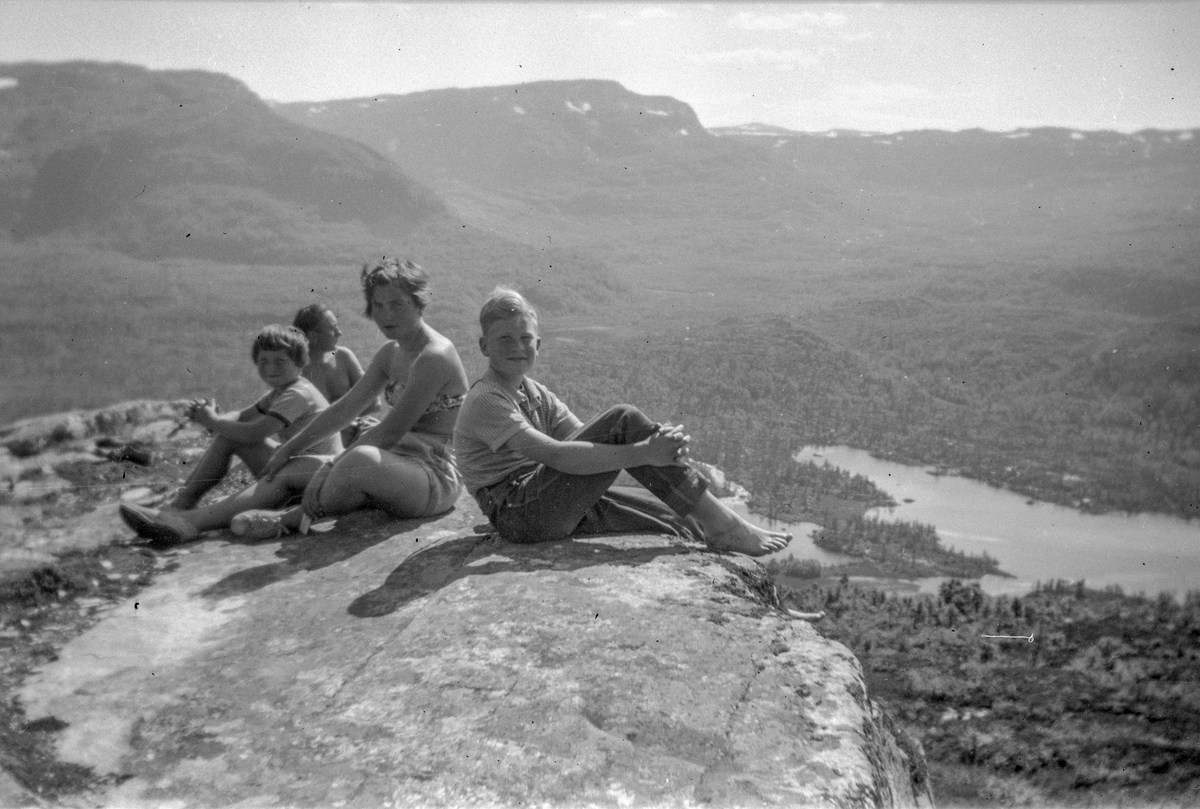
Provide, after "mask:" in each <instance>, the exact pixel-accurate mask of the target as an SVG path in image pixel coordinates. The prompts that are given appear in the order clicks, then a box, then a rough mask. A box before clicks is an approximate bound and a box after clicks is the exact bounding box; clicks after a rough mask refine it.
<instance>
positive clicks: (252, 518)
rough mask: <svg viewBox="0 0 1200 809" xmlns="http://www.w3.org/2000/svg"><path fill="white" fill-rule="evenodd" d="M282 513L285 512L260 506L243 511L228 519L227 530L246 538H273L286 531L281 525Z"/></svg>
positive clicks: (284, 512)
mask: <svg viewBox="0 0 1200 809" xmlns="http://www.w3.org/2000/svg"><path fill="white" fill-rule="evenodd" d="M284 514H287V512H286V511H268V510H267V509H261V508H256V509H251V510H250V511H243V512H242V513H241V514H235V515H234V517H233V519H232V520H230V521H229V530H230V531H232V532H233V533H235V534H237V535H238V536H240V537H245V538H246V539H274V538H275V537H280V536H283V535H284V534H286V533H287V532H288V529H287V528H285V527H284V525H283V515H284Z"/></svg>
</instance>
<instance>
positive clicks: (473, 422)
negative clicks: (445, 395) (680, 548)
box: [454, 287, 791, 556]
mask: <svg viewBox="0 0 1200 809" xmlns="http://www.w3.org/2000/svg"><path fill="white" fill-rule="evenodd" d="M479 325H480V328H481V329H482V332H483V336H482V337H481V338H480V340H479V347H480V349H481V350H482V351H483V354H484V356H486V357H487V359H488V370H487V371H486V372H485V374H484V375H483V377H482V378H480V379H479V380H477V381H476V382H475V384H474V385H473V386H472V387H471V390H470V391H469V392H468V393H467V398H466V401H465V402H464V403H463V406H462V411H461V412H460V414H459V417H458V422H457V423H456V424H455V427H454V450H455V455H456V456H457V458H458V466H459V471H460V472H461V473H462V476H463V479H464V482H465V484H466V487H467V490H468V491H470V492H471V494H472V495H473V496H474V497H475V499H476V501H477V502H478V503H479V507H480V508H481V509H482V510H483V513H484V514H485V515H486V516H487V518H488V520H489V521H490V522H491V523H492V525H493V526H494V527H495V528H496V530H497V531H498V532H499V533H500V536H501V537H503V538H504V539H506V540H508V541H510V542H546V541H551V540H556V539H563V538H565V537H568V536H571V535H572V534H599V533H637V532H642V533H646V532H651V533H671V534H675V535H677V536H695V538H697V539H701V540H703V541H704V542H705V543H706V544H707V545H708V546H709V547H711V548H714V549H717V550H727V551H737V552H739V553H745V554H748V555H751V556H762V555H765V554H768V553H772V552H774V551H777V550H780V549H782V548H784V547H785V546H786V545H787V544H788V542H789V541H790V540H791V535H790V534H783V533H777V532H772V531H766V530H763V529H761V528H757V527H755V526H753V525H751V524H750V523H749V522H747V521H746V520H744V519H743V518H742V517H741V516H740V515H738V514H737V513H736V512H734V511H733V510H732V509H730V508H728V507H727V506H726V505H725V504H724V503H722V502H721V501H720V500H718V499H717V498H716V497H715V496H714V495H713V494H712V493H711V492H709V491H708V490H707V482H706V480H705V478H704V477H703V476H701V475H700V474H699V473H697V472H696V471H695V470H694V469H693V468H692V467H690V466H688V465H687V463H686V458H687V453H688V447H687V445H688V440H689V439H688V436H686V435H684V433H683V428H682V427H678V426H671V425H662V424H657V423H655V422H653V421H651V420H650V419H649V418H647V417H646V416H645V415H644V414H643V413H642V412H641V411H640V410H638V409H637V408H636V407H633V406H631V405H617V406H615V407H611V408H609V409H608V410H606V411H604V412H603V413H601V414H600V415H598V416H596V417H595V418H594V419H592V420H591V421H590V422H588V423H587V424H584V423H582V422H581V421H580V420H579V419H578V418H576V417H575V415H574V414H573V413H571V411H570V410H568V409H567V407H566V405H564V404H563V403H562V401H560V400H559V399H558V397H556V396H555V395H554V394H553V393H551V392H550V390H549V389H547V388H546V387H545V386H544V385H542V384H540V383H538V382H536V381H534V380H533V379H530V378H529V377H528V376H527V374H528V373H529V372H530V371H531V370H532V369H533V366H534V363H535V362H536V360H537V355H538V347H539V346H540V343H541V340H540V338H539V337H538V322H537V312H536V311H535V310H534V309H533V307H532V306H531V305H530V304H529V302H528V301H526V300H525V298H524V297H522V296H521V294H520V293H518V292H515V291H513V290H511V289H505V288H502V287H499V288H497V289H496V290H495V291H493V292H492V294H491V296H489V298H488V300H487V302H486V303H485V304H484V305H483V309H482V310H481V311H480V313H479ZM622 469H625V470H627V471H628V472H629V473H630V474H631V475H632V476H633V477H634V478H635V479H636V480H637V481H638V482H639V483H641V484H642V485H643V486H645V487H646V488H647V489H649V491H650V493H651V494H652V495H653V496H651V495H649V494H646V493H645V492H642V491H641V490H638V489H629V488H612V484H613V482H614V481H615V480H616V478H617V476H618V474H620V472H621V470H622Z"/></svg>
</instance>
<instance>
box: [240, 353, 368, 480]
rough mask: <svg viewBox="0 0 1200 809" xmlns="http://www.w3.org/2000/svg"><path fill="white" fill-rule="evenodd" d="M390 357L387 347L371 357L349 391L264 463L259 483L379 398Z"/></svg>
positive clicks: (352, 418) (270, 477) (345, 423)
mask: <svg viewBox="0 0 1200 809" xmlns="http://www.w3.org/2000/svg"><path fill="white" fill-rule="evenodd" d="M385 354H387V355H390V352H389V351H388V350H387V346H385V347H384V348H383V349H381V350H380V351H379V353H377V354H376V355H375V358H374V359H373V360H371V364H370V366H369V367H368V368H367V370H366V372H365V373H364V374H363V376H362V378H361V379H359V380H358V384H356V385H355V386H354V387H353V388H351V389H350V390H348V391H346V395H345V396H343V397H342V398H340V399H338V400H337V401H336V402H334V403H333V404H331V405H330V406H329V407H327V408H325V409H324V410H322V411H321V412H320V413H318V414H317V417H316V418H314V419H313V420H312V421H310V422H309V423H308V424H306V425H305V426H304V429H303V430H301V431H300V432H298V433H296V434H295V435H293V436H292V437H291V438H289V439H288V440H287V441H286V442H285V443H284V444H283V445H282V446H280V447H279V449H277V450H275V454H274V455H272V456H271V460H270V461H268V462H267V465H266V467H264V468H263V471H262V474H261V475H260V476H259V477H260V478H261V479H263V480H268V481H269V480H271V479H272V478H273V477H275V474H276V473H277V472H278V471H279V470H280V469H282V468H283V467H284V466H286V465H287V462H288V461H290V460H291V459H292V457H293V456H295V455H299V454H300V453H301V452H303V451H304V450H305V448H307V447H310V446H312V445H313V444H314V443H316V442H317V441H320V440H321V439H323V438H328V437H329V436H331V435H333V434H334V433H336V432H337V431H339V430H341V429H342V428H343V427H345V426H346V425H347V424H349V423H350V422H352V421H354V418H355V417H356V416H357V415H358V414H359V413H361V412H362V410H363V408H364V407H366V406H367V405H368V404H370V402H371V400H372V399H375V398H377V397H378V396H379V392H380V391H382V390H383V387H384V385H386V384H387V374H386V373H385V369H386V367H387V363H388V360H389V358H390V356H389V357H385V356H384V355H385Z"/></svg>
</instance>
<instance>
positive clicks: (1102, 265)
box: [0, 63, 1200, 515]
mask: <svg viewBox="0 0 1200 809" xmlns="http://www.w3.org/2000/svg"><path fill="white" fill-rule="evenodd" d="M0 72H3V73H4V74H5V75H6V76H11V77H16V78H17V81H16V82H15V84H11V85H6V86H4V88H3V89H0V93H2V94H3V97H4V100H5V101H6V103H5V104H3V105H0V138H2V142H0V148H3V149H4V150H5V152H6V154H7V157H6V159H5V160H4V161H3V162H2V163H0V172H3V176H4V178H5V180H6V182H5V183H4V184H3V185H2V188H3V191H2V193H0V197H2V198H0V214H3V217H4V222H5V229H4V231H3V242H4V244H2V245H0V247H2V248H3V252H2V254H0V255H2V256H3V261H4V263H5V265H6V272H5V273H4V275H3V278H2V279H0V284H3V290H2V291H3V292H4V294H6V295H7V297H8V298H9V299H10V300H12V301H14V302H15V305H14V306H12V307H10V308H9V309H8V310H6V311H7V312H8V314H6V315H4V316H3V320H0V332H2V333H3V335H4V337H5V340H6V345H11V346H15V347H16V348H15V350H12V351H8V352H5V359H3V360H0V362H3V363H4V365H3V366H2V367H0V371H3V373H4V375H5V378H7V379H17V380H20V381H19V382H18V383H16V384H14V385H10V386H8V388H7V389H6V391H5V393H4V396H5V399H4V400H3V401H2V402H0V405H2V406H0V414H2V416H3V418H15V417H17V416H19V415H27V414H31V413H33V412H38V411H39V410H42V409H47V408H51V407H60V406H63V405H66V406H81V405H87V404H104V403H107V402H108V401H112V400H114V399H118V398H129V397H132V396H141V395H164V396H169V395H192V394H196V393H200V392H204V391H206V390H209V389H210V388H211V387H213V386H215V387H217V388H219V389H220V391H221V395H222V396H223V397H236V398H241V397H247V398H248V397H249V396H251V395H252V394H253V388H254V387H255V385H254V380H253V376H252V373H251V371H250V369H249V368H244V369H243V370H242V371H240V372H238V371H235V372H234V373H233V374H231V373H230V372H229V370H228V369H229V368H230V367H231V366H232V367H234V368H235V369H236V368H239V367H241V366H240V363H241V358H242V353H243V347H242V346H243V344H244V342H245V341H246V340H247V339H248V335H249V334H252V333H253V330H254V329H256V328H257V327H258V326H259V325H261V324H262V322H265V321H269V320H285V319H287V318H288V317H290V314H291V313H292V312H294V311H295V309H296V308H298V306H300V305H302V304H303V303H307V302H308V301H310V300H313V299H321V300H327V301H329V302H331V303H333V304H335V305H336V306H337V308H338V310H339V314H340V316H341V318H342V322H343V324H349V326H350V328H348V333H347V342H348V343H349V344H351V345H352V347H353V348H355V349H356V350H357V351H359V352H360V354H363V353H369V352H370V351H372V350H373V347H374V346H375V345H376V344H377V340H378V337H377V336H376V335H375V334H374V333H373V331H372V330H371V328H370V326H369V324H367V323H365V322H362V321H359V320H357V319H355V318H353V317H352V316H351V317H348V315H350V313H351V312H353V311H355V310H357V309H358V306H359V302H358V300H357V296H358V291H357V289H356V286H355V281H354V272H355V268H356V267H357V266H358V265H359V264H360V263H361V262H362V261H363V260H365V259H366V258H367V257H369V256H372V255H376V254H389V253H396V254H403V255H406V256H410V257H412V258H414V259H415V260H417V261H419V262H420V263H422V264H425V265H426V266H427V267H428V268H429V269H430V270H431V272H432V273H433V275H434V279H435V284H436V285H437V286H436V289H437V291H436V293H435V299H434V304H433V306H432V307H431V309H430V318H431V322H433V323H435V325H437V326H438V327H439V328H441V329H443V330H444V331H445V332H446V333H447V334H450V335H451V336H453V337H454V339H455V340H456V341H457V342H458V343H459V346H460V349H461V350H462V353H463V355H464V357H466V359H467V362H468V364H469V368H470V369H471V370H476V369H478V368H479V359H478V356H477V351H476V350H475V347H474V338H475V333H474V332H475V313H476V311H477V309H478V305H479V302H480V300H481V299H482V297H483V295H484V294H486V292H487V290H489V289H490V288H491V287H492V286H493V285H495V284H496V283H501V282H503V283H512V284H515V285H517V286H519V287H520V288H522V289H523V290H524V291H526V292H527V293H528V294H529V295H530V296H531V298H533V299H534V301H535V302H536V303H538V305H539V306H541V307H542V308H543V310H544V315H545V317H544V318H543V320H544V329H545V331H546V337H547V339H546V343H545V349H546V356H545V361H544V368H543V370H542V372H541V373H542V375H544V376H546V377H548V378H550V379H553V380H555V381H556V383H557V384H559V385H560V386H561V387H562V388H563V390H564V392H566V393H567V394H569V395H570V396H572V397H573V398H574V402H573V404H575V405H576V406H577V407H578V408H579V409H580V410H581V411H582V412H590V411H591V410H592V409H594V408H596V407H599V406H601V405H602V404H607V403H611V402H613V401H615V400H618V399H629V400H633V401H636V402H638V403H639V404H645V405H646V406H647V408H648V409H653V410H655V412H658V413H661V414H663V416H662V417H669V418H672V419H675V420H679V421H683V422H684V423H686V424H687V425H689V427H690V428H691V429H692V430H693V432H694V433H695V434H696V435H697V436H698V437H699V438H700V439H701V440H698V442H697V451H698V453H699V454H700V455H701V456H702V457H703V458H705V459H706V460H712V461H715V462H717V463H719V464H721V465H722V466H724V467H726V468H727V469H728V471H729V472H730V473H731V474H732V475H734V476H735V479H739V480H741V481H742V482H744V483H745V484H746V485H748V486H749V487H750V488H751V489H752V490H753V491H754V492H755V497H756V503H757V504H758V505H759V506H761V507H762V508H763V509H765V510H767V511H772V510H776V509H778V508H781V507H782V504H786V503H789V502H791V499H789V498H793V495H794V493H789V492H787V491H785V488H786V487H784V486H783V483H784V482H785V481H786V480H787V475H786V472H787V470H788V468H789V467H788V465H789V464H790V463H791V462H790V451H791V450H792V449H793V448H795V447H796V446H798V445H801V444H804V443H813V442H816V443H825V442H836V443H849V444H853V445H856V446H859V447H863V448H866V449H870V450H872V451H874V452H876V453H881V454H885V455H888V456H890V457H894V458H900V459H905V460H911V461H918V462H921V463H926V464H934V465H940V466H943V467H946V468H949V469H955V470H961V471H963V472H965V473H966V474H969V475H973V476H976V477H980V478H984V479H987V480H990V481H992V482H994V483H996V484H997V485H1004V486H1009V487H1012V488H1014V489H1017V490H1019V491H1022V492H1025V493H1027V494H1029V495H1031V496H1035V497H1039V498H1045V499H1050V500H1055V501H1058V502H1064V503H1069V504H1074V505H1077V506H1079V507H1081V508H1092V509H1102V508H1127V509H1153V510H1159V511H1164V512H1167V513H1173V514H1186V515H1190V514H1194V513H1196V510H1197V503H1198V502H1200V431H1198V428H1197V425H1198V424H1200V412H1198V408H1200V405H1198V403H1197V397H1196V396H1195V391H1196V390H1197V386H1198V385H1200V365H1198V364H1197V363H1198V359H1197V348H1196V335H1197V334H1200V283H1198V282H1197V280H1196V279H1197V278H1200V267H1197V264H1196V262H1197V260H1198V259H1197V256H1200V227H1197V225H1198V224H1200V223H1198V222H1197V216H1198V214H1197V202H1198V201H1200V200H1197V194H1198V192H1197V189H1200V158H1198V156H1197V144H1198V141H1197V140H1196V138H1195V135H1196V133H1195V132H1152V131H1151V132H1143V133H1136V134H1133V135H1125V134H1120V133H1113V132H1089V133H1080V132H1071V131H1068V130H1058V129H1038V130H1027V131H1018V132H1013V133H989V132H980V131H969V132H958V133H947V132H911V133H893V134H890V135H879V134H862V133H849V132H837V133H821V134H815V133H794V132H787V131H780V130H766V129H763V128H753V127H748V128H738V129H728V130H719V131H708V130H705V129H704V127H703V126H702V124H701V122H700V121H699V120H698V119H696V117H695V114H694V112H693V111H692V110H691V108H690V107H689V106H688V105H687V104H686V103H685V102H684V101H680V100H677V99H670V98H664V97H659V96H643V95H638V94H635V93H631V92H629V91H627V90H625V89H624V88H623V87H621V86H620V85H619V84H616V83H614V82H607V81H576V82H539V83H533V84H528V85H518V86H513V87H498V88H475V89H468V90H444V91H442V90H438V91H430V92H427V93H419V94H413V95H411V96H391V97H380V98H378V99H349V100H344V101H339V102H331V103H329V104H324V105H320V106H314V105H306V104H299V105H275V106H271V105H267V104H265V103H264V102H262V101H261V100H259V99H257V98H256V97H254V96H253V94H251V93H249V91H247V90H246V89H245V88H244V87H243V86H242V85H240V84H239V83H237V82H234V81H232V80H230V79H228V78H227V77H222V76H217V75H215V74H207V73H199V72H195V73H175V72H163V71H148V70H145V69H142V68H135V67H131V66H123V65H97V64H85V63H73V64H68V65H8V66H4V67H3V68H2V70H0ZM287 119H290V120H287ZM313 127H320V128H321V129H322V130H324V131H317V130H316V129H314V128H313ZM352 139H355V140H357V141H359V143H355V142H352ZM385 156H386V157H385ZM389 160H390V161H391V162H389ZM84 178H86V180H87V181H86V182H85V181H84ZM412 178H417V179H412ZM218 262H219V263H218ZM48 299H54V300H56V301H57V302H58V306H57V309H56V318H55V321H57V322H47V320H46V318H44V317H42V316H41V311H40V304H41V302H42V301H44V300H48ZM63 324H65V325H63ZM83 344H86V345H87V346H88V348H89V352H87V353H82V352H80V351H79V350H78V348H77V347H78V346H80V345H83ZM167 351H174V352H176V354H177V356H182V357H183V358H185V359H186V360H187V361H186V362H185V363H182V364H180V363H177V362H172V361H167V360H166V359H165V358H164V354H165V353H166V352H167ZM148 368H151V369H155V370H154V371H153V373H150V372H147V371H146V370H145V369H148ZM116 369H124V370H122V372H120V373H115V372H114V371H116ZM130 369H138V372H137V373H133V372H132V371H131V370H130ZM239 373H241V374H242V375H241V376H239V375H238V374H239ZM55 380H57V381H55ZM65 380H71V384H70V385H69V386H68V385H67V384H66V382H65ZM81 391H82V393H81ZM80 396H83V397H85V398H86V397H95V398H92V399H91V400H90V401H80V400H79V397H80ZM781 487H783V488H781Z"/></svg>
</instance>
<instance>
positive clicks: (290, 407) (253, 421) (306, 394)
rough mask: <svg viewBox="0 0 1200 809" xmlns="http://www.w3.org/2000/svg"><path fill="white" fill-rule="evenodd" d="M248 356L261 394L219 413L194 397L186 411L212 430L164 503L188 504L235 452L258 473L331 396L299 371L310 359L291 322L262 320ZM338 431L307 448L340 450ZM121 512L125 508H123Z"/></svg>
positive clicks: (213, 480)
mask: <svg viewBox="0 0 1200 809" xmlns="http://www.w3.org/2000/svg"><path fill="white" fill-rule="evenodd" d="M250 356H251V358H252V359H253V360H254V364H255V366H256V367H257V368H258V375H259V377H261V378H262V381H263V382H266V383H267V385H269V386H270V388H271V389H270V390H269V391H267V393H266V394H265V395H263V397H262V398H261V399H259V400H258V401H257V402H255V403H254V404H252V405H250V406H249V407H246V408H244V409H242V410H240V411H238V412H236V413H228V414H225V415H220V414H219V413H218V411H217V408H216V404H215V403H213V402H212V401H211V400H203V401H196V402H193V403H192V406H191V407H190V408H189V410H188V413H187V416H188V418H190V419H191V420H192V421H194V422H196V423H197V424H199V425H200V426H201V427H204V428H206V429H208V430H210V431H212V433H213V434H214V437H213V441H212V443H211V444H209V446H208V449H207V450H205V452H204V455H202V456H201V457H200V460H199V462H198V463H197V464H196V468H195V469H193V470H192V473H191V475H189V476H188V479H187V480H186V481H185V482H184V484H183V486H182V487H181V488H180V490H179V491H178V492H177V493H176V495H175V497H174V499H172V500H171V501H170V502H169V503H167V506H168V507H169V508H172V509H176V510H182V509H190V508H194V507H195V506H196V503H198V502H199V501H200V498H202V497H204V495H205V494H207V493H208V491H209V490H210V489H212V488H213V487H214V486H216V485H217V484H218V483H220V482H221V480H222V479H223V478H224V477H225V475H226V474H227V473H228V472H229V467H230V465H231V463H232V461H233V459H234V458H235V457H237V458H240V459H241V460H242V462H243V463H244V464H246V467H247V468H248V469H249V470H250V472H251V473H252V474H254V475H258V474H259V473H260V472H261V471H262V470H263V468H264V467H265V466H266V465H267V461H269V460H270V458H271V455H272V453H274V452H275V449H276V448H277V447H278V446H279V445H280V444H281V443H283V442H285V441H287V440H288V439H289V438H291V437H292V436H293V435H295V434H296V433H298V432H300V431H301V430H303V429H304V428H305V426H307V425H308V423H309V422H310V421H312V420H313V418H315V417H316V415H317V414H318V413H320V412H321V411H322V410H324V409H325V408H326V407H328V406H329V402H328V401H327V400H326V399H325V397H324V396H323V395H322V394H321V391H319V390H317V388H316V386H314V385H313V383H312V382H309V381H308V380H307V379H305V378H304V377H302V376H301V375H300V372H301V369H303V368H304V367H305V366H306V365H308V340H307V339H306V338H305V337H304V335H303V334H302V333H301V332H300V331H299V330H298V329H295V328H293V327H290V326H280V325H270V326H266V327H264V328H263V329H262V331H260V332H259V333H258V336H256V337H255V338H254V345H253V346H252V347H251V349H250ZM341 449H342V447H341V439H340V438H338V437H337V436H336V435H334V436H330V437H328V438H324V439H322V440H321V441H317V442H314V444H313V445H312V446H311V447H309V448H308V452H309V453H312V454H318V455H330V454H334V453H337V452H341ZM122 513H124V512H122Z"/></svg>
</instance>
